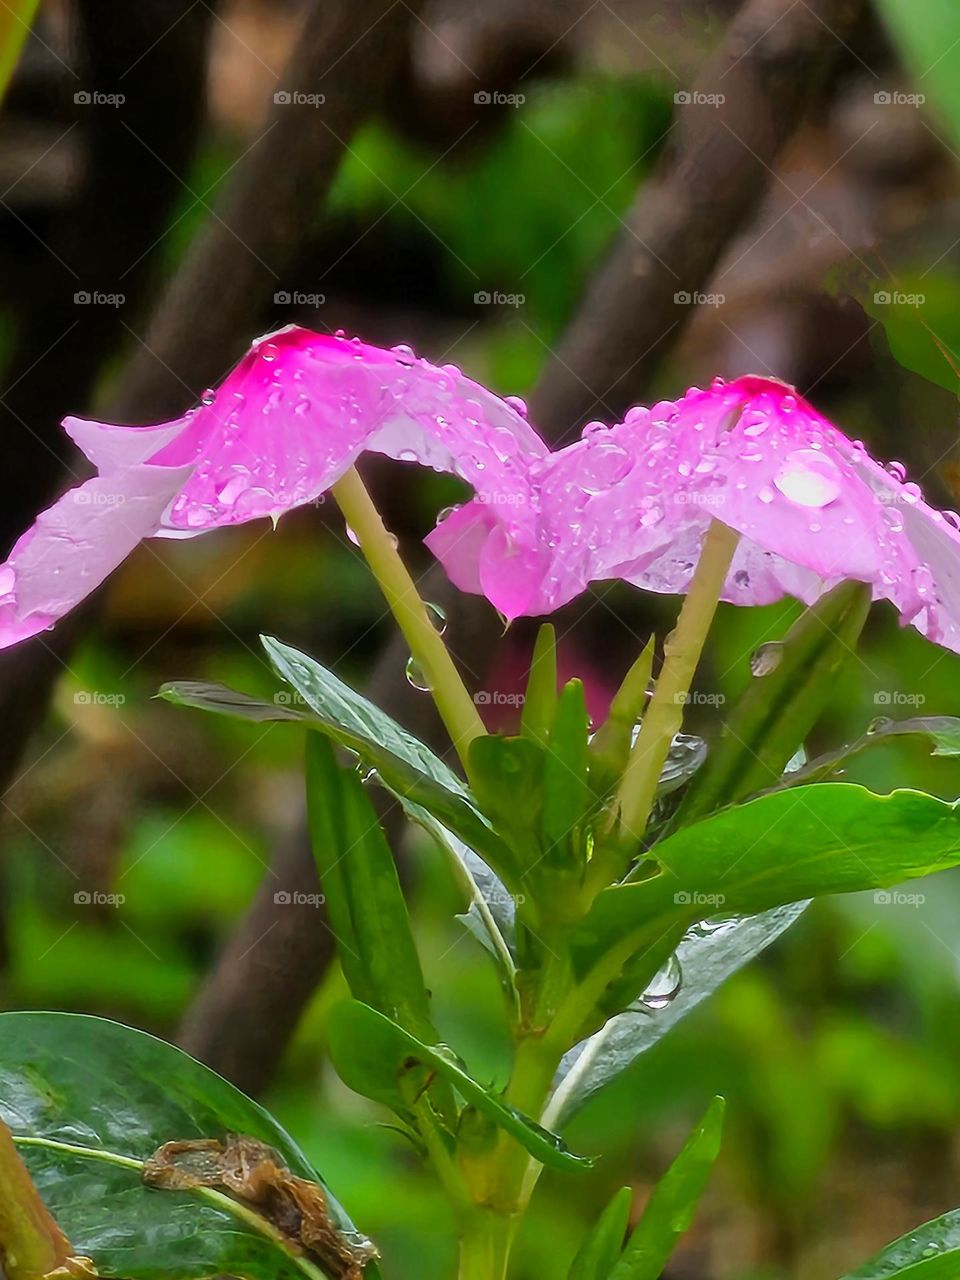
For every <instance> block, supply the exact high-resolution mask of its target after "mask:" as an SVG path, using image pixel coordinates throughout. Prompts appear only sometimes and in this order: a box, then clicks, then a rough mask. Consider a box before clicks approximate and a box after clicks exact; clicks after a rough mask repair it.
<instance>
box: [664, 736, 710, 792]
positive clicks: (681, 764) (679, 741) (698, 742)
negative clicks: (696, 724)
mask: <svg viewBox="0 0 960 1280" xmlns="http://www.w3.org/2000/svg"><path fill="white" fill-rule="evenodd" d="M706 758H707V744H706V742H705V741H704V740H703V738H698V737H697V736H696V735H695V734H692V733H678V734H677V735H676V736H675V737H674V739H673V742H671V744H670V750H669V752H668V753H667V758H666V760H665V761H664V765H663V768H662V769H661V770H660V781H659V783H658V785H657V794H658V795H661V796H665V795H669V794H670V792H671V791H676V789H677V788H678V787H682V786H683V784H684V783H685V782H686V781H687V780H688V779H689V778H692V777H693V775H694V774H695V773H696V771H697V770H698V769H699V768H700V766H701V765H702V764H703V762H704V760H706Z"/></svg>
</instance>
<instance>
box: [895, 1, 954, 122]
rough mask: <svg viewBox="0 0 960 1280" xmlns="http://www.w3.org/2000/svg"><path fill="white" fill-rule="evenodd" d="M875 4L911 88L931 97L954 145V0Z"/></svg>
mask: <svg viewBox="0 0 960 1280" xmlns="http://www.w3.org/2000/svg"><path fill="white" fill-rule="evenodd" d="M877 7H878V10H879V12H880V14H881V16H882V17H883V18H884V19H885V20H886V23H887V26H888V27H889V28H890V31H891V33H892V34H893V36H894V38H895V40H896V42H897V44H898V46H899V48H900V51H901V53H902V54H903V56H904V58H905V60H906V62H907V65H908V66H909V67H910V69H911V71H912V72H913V75H914V81H915V83H914V85H913V86H912V87H913V89H914V91H915V92H919V93H922V94H924V95H925V96H927V97H930V98H932V99H933V103H934V105H935V107H936V109H937V111H938V113H939V115H940V117H941V118H942V119H943V121H944V123H945V124H946V125H947V128H948V130H949V132H950V134H951V136H952V139H953V144H954V146H958V145H960V11H958V9H957V6H956V4H955V3H954V0H923V3H922V4H917V3H916V0H877ZM891 87H893V86H891ZM884 89H886V86H884Z"/></svg>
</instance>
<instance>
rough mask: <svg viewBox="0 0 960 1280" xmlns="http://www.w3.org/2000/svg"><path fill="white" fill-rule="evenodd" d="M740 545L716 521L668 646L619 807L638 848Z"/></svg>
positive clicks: (616, 811) (736, 536) (628, 834)
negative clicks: (731, 565)
mask: <svg viewBox="0 0 960 1280" xmlns="http://www.w3.org/2000/svg"><path fill="white" fill-rule="evenodd" d="M738 541H739V534H737V533H735V532H734V530H733V529H730V528H728V527H727V526H726V525H724V524H721V523H720V522H719V521H718V520H713V521H711V523H710V528H709V529H708V530H707V536H706V537H705V538H704V540H703V550H702V551H701V553H700V560H699V562H698V564H697V567H696V569H695V570H694V574H693V578H692V579H691V581H690V586H689V588H688V590H687V594H686V596H685V598H684V601H683V607H682V608H681V610H680V616H679V617H678V619H677V625H676V627H675V628H674V629H673V631H672V632H671V633H670V635H669V636H668V637H667V640H666V643H665V644H664V647H663V666H662V667H661V668H660V674H659V676H658V677H657V683H656V686H655V688H654V691H653V697H652V698H651V699H650V702H649V704H648V706H647V710H646V714H645V715H644V717H643V722H642V724H641V726H640V733H639V734H638V736H637V741H636V742H635V744H634V746H633V750H632V751H631V753H630V759H629V760H628V761H627V767H626V770H625V771H624V775H623V779H622V780H621V783H620V789H619V791H618V792H617V801H616V804H615V806H614V814H617V815H618V817H619V823H620V830H621V832H622V833H623V834H624V836H625V837H626V839H627V841H629V842H631V843H632V844H633V845H634V846H635V845H636V844H637V843H639V841H640V840H641V839H642V838H643V833H644V831H645V830H646V827H647V822H648V821H649V819H650V813H651V810H652V809H653V803H654V800H655V799H656V795H657V784H658V783H659V781H660V774H661V772H662V770H663V766H664V764H665V762H666V759H667V754H668V752H669V750H670V744H671V743H672V742H673V738H674V735H675V734H676V733H677V732H678V731H679V729H680V727H681V725H682V724H683V708H684V703H685V702H686V696H687V693H688V692H689V689H690V685H691V683H692V681H693V677H694V673H695V672H696V669H697V664H698V662H699V661H700V654H701V652H702V651H703V646H704V643H705V641H706V639H707V633H708V632H709V630H710V624H711V623H712V622H713V616H714V614H715V613H716V611H717V604H718V603H719V601H720V594H721V592H722V591H723V584H724V582H725V581H726V578H727V573H728V572H729V569H730V564H731V561H732V560H733V555H734V552H735V551H736V549H737V543H738ZM614 820H615V821H616V819H614Z"/></svg>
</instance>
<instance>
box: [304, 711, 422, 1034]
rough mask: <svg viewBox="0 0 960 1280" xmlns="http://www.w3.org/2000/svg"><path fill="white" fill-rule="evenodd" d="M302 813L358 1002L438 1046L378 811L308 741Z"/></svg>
mask: <svg viewBox="0 0 960 1280" xmlns="http://www.w3.org/2000/svg"><path fill="white" fill-rule="evenodd" d="M307 811H308V818H309V825H310V839H311V842H312V844H313V856H314V858H315V860H316V863H317V870H318V872H319V875H320V885H321V888H322V889H323V892H324V896H325V898H326V908H327V915H328V917H329V921H330V927H331V929H332V931H333V934H334V937H335V938H336V939H337V947H338V952H339V955H340V963H341V964H342V966H343V972H344V975H345V977H346V979H347V982H348V984H349V986H350V990H351V991H352V992H353V994H354V995H355V996H356V998H357V999H358V1000H363V1001H365V1002H366V1003H367V1004H370V1005H373V1006H374V1008H376V1009H379V1010H380V1011H381V1013H385V1014H386V1015H387V1016H388V1017H390V1018H392V1019H393V1020H394V1021H395V1022H399V1023H400V1025H401V1026H403V1027H406V1028H407V1030H409V1031H412V1032H413V1033H414V1035H416V1036H418V1037H419V1038H420V1039H421V1040H432V1041H435V1040H436V1038H437V1037H436V1032H435V1031H434V1029H433V1024H432V1022H431V1019H430V999H429V997H428V995H427V989H426V986H425V985H424V981H423V971H422V970H421V968H420V958H419V956H418V955H417V948H416V944H415V942H414V940H413V931H412V929H411V927H410V917H409V915H408V914H407V904H406V902H405V901H404V897H403V892H402V890H401V888H400V881H399V880H398V878H397V869H396V866H395V864H394V861H393V855H392V854H391V852H390V847H389V845H388V844H387V841H386V838H385V837H384V834H383V832H382V831H381V829H380V823H379V820H378V818H377V814H376V811H375V810H374V808H373V805H372V804H371V803H370V799H369V797H368V796H367V795H366V793H365V791H364V788H363V783H362V782H361V781H360V779H359V777H358V776H357V774H356V773H355V771H354V770H352V769H350V770H347V769H341V768H340V766H339V765H338V764H337V761H336V757H335V756H334V752H333V747H332V746H331V745H330V743H329V742H328V740H327V739H326V738H324V737H321V735H320V734H318V733H310V734H308V736H307Z"/></svg>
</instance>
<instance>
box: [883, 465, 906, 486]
mask: <svg viewBox="0 0 960 1280" xmlns="http://www.w3.org/2000/svg"><path fill="white" fill-rule="evenodd" d="M886 472H887V475H888V476H893V478H894V480H899V481H900V483H901V484H902V483H903V481H904V480H906V478H907V468H906V467H905V466H904V465H903V463H902V462H888V463H887V466H886Z"/></svg>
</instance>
